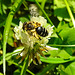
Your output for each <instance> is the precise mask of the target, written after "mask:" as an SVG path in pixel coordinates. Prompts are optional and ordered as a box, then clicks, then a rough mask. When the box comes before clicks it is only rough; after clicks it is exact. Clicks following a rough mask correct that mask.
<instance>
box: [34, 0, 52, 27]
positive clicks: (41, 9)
mask: <svg viewBox="0 0 75 75" xmlns="http://www.w3.org/2000/svg"><path fill="white" fill-rule="evenodd" d="M34 1H35V2H36V4H37V5H38V7H39V8H40V9H41V11H42V12H43V13H44V15H45V16H46V18H47V20H48V22H49V23H50V24H51V26H53V23H52V21H51V20H50V18H49V17H48V15H47V14H46V12H45V11H44V10H43V8H42V7H41V5H40V4H39V3H38V1H37V0H34Z"/></svg>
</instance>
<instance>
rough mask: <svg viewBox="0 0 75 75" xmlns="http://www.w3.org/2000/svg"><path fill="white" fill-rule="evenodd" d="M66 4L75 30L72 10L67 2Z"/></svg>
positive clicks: (65, 0)
mask: <svg viewBox="0 0 75 75" xmlns="http://www.w3.org/2000/svg"><path fill="white" fill-rule="evenodd" d="M64 2H65V4H66V7H67V10H68V13H69V15H70V18H71V20H72V23H73V25H74V28H75V21H74V17H73V14H72V12H71V9H70V7H69V5H68V2H67V0H64Z"/></svg>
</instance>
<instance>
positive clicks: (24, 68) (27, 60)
mask: <svg viewBox="0 0 75 75" xmlns="http://www.w3.org/2000/svg"><path fill="white" fill-rule="evenodd" d="M28 62H29V57H27V59H25V60H24V64H23V67H22V70H21V74H20V75H26V70H27V67H28Z"/></svg>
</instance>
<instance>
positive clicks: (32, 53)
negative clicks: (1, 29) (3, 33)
mask: <svg viewBox="0 0 75 75" xmlns="http://www.w3.org/2000/svg"><path fill="white" fill-rule="evenodd" d="M30 21H34V22H38V23H40V24H41V26H43V27H45V28H46V29H47V31H48V33H49V34H48V36H46V37H42V36H40V35H38V36H40V38H41V40H39V39H37V38H35V37H34V36H31V35H30V34H29V33H28V32H27V31H26V30H23V23H22V22H21V21H20V23H19V26H15V28H14V32H15V37H16V39H17V40H20V41H21V43H22V45H23V46H24V49H23V51H22V52H21V53H20V55H19V56H18V57H17V58H19V57H20V56H22V59H21V61H20V62H22V60H23V59H24V58H25V57H26V56H27V55H28V54H29V65H30V61H31V59H33V63H34V64H36V65H37V63H36V61H35V58H37V60H38V62H39V64H41V61H40V57H39V54H40V55H41V56H43V57H45V56H44V55H43V53H42V51H47V50H58V48H53V47H50V46H47V43H48V39H49V38H50V37H51V34H52V33H53V27H54V26H52V27H51V26H50V25H49V24H48V25H47V20H46V19H44V17H42V16H39V17H32V18H31V19H30ZM20 62H19V63H20Z"/></svg>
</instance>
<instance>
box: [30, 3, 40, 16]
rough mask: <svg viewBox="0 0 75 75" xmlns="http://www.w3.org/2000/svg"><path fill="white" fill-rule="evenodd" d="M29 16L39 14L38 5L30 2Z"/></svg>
mask: <svg viewBox="0 0 75 75" xmlns="http://www.w3.org/2000/svg"><path fill="white" fill-rule="evenodd" d="M29 10H30V14H31V17H33V16H39V13H38V7H37V6H36V5H35V4H30V6H29Z"/></svg>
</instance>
